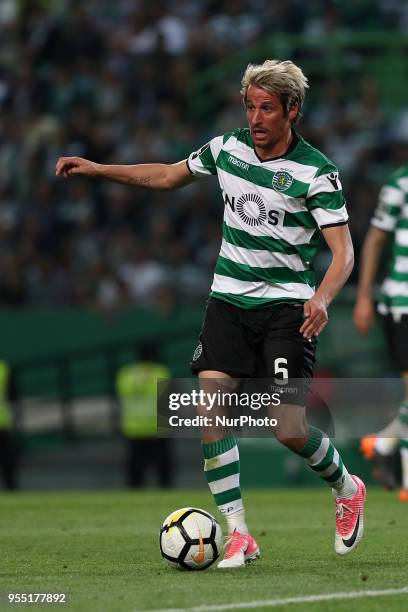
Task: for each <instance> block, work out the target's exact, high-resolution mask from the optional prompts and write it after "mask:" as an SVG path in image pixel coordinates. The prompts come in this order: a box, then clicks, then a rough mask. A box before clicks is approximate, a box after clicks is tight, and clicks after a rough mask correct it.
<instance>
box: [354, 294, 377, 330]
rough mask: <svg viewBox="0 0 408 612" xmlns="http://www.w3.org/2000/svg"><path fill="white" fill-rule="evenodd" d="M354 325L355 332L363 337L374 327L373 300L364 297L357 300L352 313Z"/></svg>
mask: <svg viewBox="0 0 408 612" xmlns="http://www.w3.org/2000/svg"><path fill="white" fill-rule="evenodd" d="M353 321H354V325H355V326H356V328H357V331H358V332H359V333H360V334H362V335H363V336H365V335H366V334H367V333H368V332H369V331H370V329H371V328H372V327H373V325H374V321H375V308H374V303H373V300H372V299H371V298H370V297H367V296H364V297H359V298H358V299H357V302H356V305H355V307H354V312H353Z"/></svg>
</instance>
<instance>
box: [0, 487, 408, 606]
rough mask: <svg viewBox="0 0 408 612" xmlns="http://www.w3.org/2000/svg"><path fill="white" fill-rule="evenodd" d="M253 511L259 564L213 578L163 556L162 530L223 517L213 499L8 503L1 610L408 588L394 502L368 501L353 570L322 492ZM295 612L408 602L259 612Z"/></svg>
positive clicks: (400, 517) (1, 503)
mask: <svg viewBox="0 0 408 612" xmlns="http://www.w3.org/2000/svg"><path fill="white" fill-rule="evenodd" d="M245 500H246V506H247V515H248V520H249V524H250V525H251V529H252V532H253V534H254V536H255V537H256V538H257V540H258V542H259V544H260V547H261V554H262V558H261V559H260V560H259V561H257V562H256V563H254V564H252V565H250V566H248V567H246V568H245V569H242V570H241V569H239V570H224V571H220V570H217V569H216V568H215V566H213V567H211V568H210V569H209V570H207V571H204V572H180V571H177V570H173V569H171V568H170V567H168V566H167V564H166V562H165V561H164V560H163V559H162V558H161V556H160V553H159V548H158V531H159V527H160V524H161V522H162V520H163V519H164V518H165V516H167V515H168V514H169V512H171V511H172V510H175V509H176V508H180V507H183V506H198V507H202V508H204V509H207V510H208V511H210V512H211V513H213V514H214V515H215V516H217V511H216V508H215V507H214V505H213V502H212V498H211V496H210V494H209V492H207V491H202V492H201V491H200V492H197V491H190V492H188V491H182V492H176V491H171V492H162V491H145V492H136V493H120V492H119V493H117V492H109V493H64V494H62V493H58V494H26V493H17V494H11V495H8V494H7V495H2V496H1V497H0V533H1V543H0V551H1V554H0V593H1V603H0V607H1V609H2V610H3V609H5V610H6V609H11V608H16V609H19V610H25V609H33V608H34V609H39V608H40V609H50V605H48V606H45V605H39V604H31V605H22V604H18V605H17V604H14V605H11V604H8V602H7V596H6V594H7V593H9V592H13V593H38V592H40V593H47V592H48V593H66V594H67V600H68V603H67V604H66V605H65V608H69V609H70V610H78V611H79V610H81V611H82V610H83V611H85V610H86V611H87V612H89V611H94V610H95V611H103V612H104V611H109V612H116V611H117V612H127V611H136V610H159V609H160V610H161V609H166V608H191V607H193V606H196V607H197V606H208V605H212V606H217V605H222V604H230V605H231V608H230V609H231V610H234V609H235V608H234V607H235V606H237V605H238V604H241V603H242V602H250V603H251V604H252V606H253V607H255V606H256V602H260V601H264V600H269V601H270V600H276V599H284V598H288V597H304V596H307V595H321V594H325V593H326V594H327V593H338V592H343V591H345V592H352V591H353V592H354V591H362V590H368V591H374V590H382V589H392V588H400V587H406V586H408V571H407V568H408V564H407V561H408V558H407V557H408V553H407V526H408V505H406V504H405V505H403V504H401V503H399V502H398V501H397V500H396V498H395V495H394V494H391V493H386V492H383V491H381V490H379V489H373V488H372V489H369V490H368V497H367V512H366V523H365V527H366V532H365V537H364V539H363V541H362V543H361V544H360V546H359V548H358V549H357V550H356V551H355V552H354V553H352V554H351V555H349V556H347V557H345V558H340V557H337V556H336V555H335V553H334V549H333V543H334V504H333V502H332V500H331V499H330V494H329V492H328V491H327V490H326V489H325V488H324V487H322V488H321V489H313V490H312V489H310V490H308V489H303V490H299V489H297V490H271V491H266V490H248V491H246V494H245ZM222 527H223V530H225V525H222ZM53 607H55V606H53ZM60 607H61V606H60ZM298 608H299V610H301V611H302V612H303V611H305V612H323V611H325V612H326V611H330V612H331V611H336V612H340V611H341V612H343V611H344V612H346V611H347V612H351V611H354V610H358V611H360V610H361V611H364V612H365V611H367V612H373V611H376V610H383V609H387V610H388V611H394V610H395V611H396V610H398V611H401V612H402V611H403V610H407V609H408V594H407V593H405V594H400V595H391V596H387V597H385V596H375V597H370V598H368V597H362V598H358V599H349V600H334V601H332V600H330V601H322V602H316V601H314V602H303V603H296V604H284V605H279V606H274V607H273V608H272V604H271V603H270V604H268V605H265V604H260V605H259V604H258V606H257V608H256V609H258V610H267V609H273V610H277V611H278V612H281V611H282V610H285V611H286V610H288V611H291V612H294V611H295V610H296V609H298ZM205 609H207V608H203V610H205ZM214 609H216V608H214ZM241 609H250V608H249V607H247V608H241Z"/></svg>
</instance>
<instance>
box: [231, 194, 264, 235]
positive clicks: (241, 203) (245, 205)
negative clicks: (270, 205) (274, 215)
mask: <svg viewBox="0 0 408 612" xmlns="http://www.w3.org/2000/svg"><path fill="white" fill-rule="evenodd" d="M236 210H237V213H238V214H239V216H240V217H241V219H242V220H243V221H244V223H246V224H247V225H250V226H251V227H256V226H257V225H262V224H263V223H265V221H266V206H265V203H264V201H263V200H262V198H261V196H259V195H258V194H257V193H244V195H242V196H241V197H240V198H239V200H238V201H237V204H236Z"/></svg>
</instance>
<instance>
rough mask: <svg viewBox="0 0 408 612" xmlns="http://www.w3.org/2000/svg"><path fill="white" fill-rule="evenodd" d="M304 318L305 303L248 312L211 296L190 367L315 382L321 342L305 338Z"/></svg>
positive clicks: (198, 370) (197, 369)
mask: <svg viewBox="0 0 408 612" xmlns="http://www.w3.org/2000/svg"><path fill="white" fill-rule="evenodd" d="M303 320H304V318H303V304H302V303H299V304H276V305H273V306H267V307H264V308H257V309H251V310H246V309H244V308H238V307H237V306H234V305H232V304H230V303H228V302H224V301H223V300H219V299H216V298H210V299H209V300H208V303H207V309H206V312H205V317H204V322H203V327H202V329H201V333H200V337H199V344H198V346H197V348H196V350H195V351H194V354H193V358H192V361H191V364H190V368H191V370H192V371H193V372H194V373H197V372H200V371H201V370H216V371H218V372H225V373H226V374H229V375H230V376H232V377H234V378H265V379H266V378H270V377H272V376H273V377H274V378H278V379H279V378H280V377H281V378H289V379H296V378H306V379H311V378H312V376H313V367H314V364H315V354H316V339H315V338H313V339H311V340H310V341H309V340H306V339H305V338H303V336H302V334H301V333H300V332H299V329H300V327H301V325H302V323H303ZM285 370H286V373H285Z"/></svg>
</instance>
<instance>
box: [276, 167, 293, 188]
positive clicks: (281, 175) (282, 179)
mask: <svg viewBox="0 0 408 612" xmlns="http://www.w3.org/2000/svg"><path fill="white" fill-rule="evenodd" d="M292 183H293V176H292V175H291V174H290V172H288V171H287V170H285V169H284V168H283V169H282V170H278V171H277V172H275V174H274V177H273V179H272V187H273V188H274V189H275V191H287V190H288V189H289V187H290V186H291V185H292Z"/></svg>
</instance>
